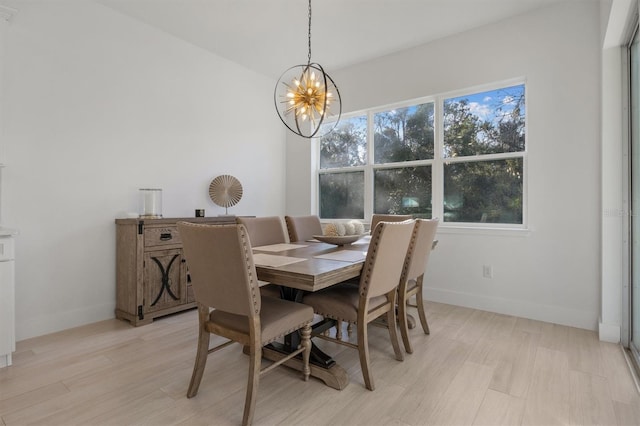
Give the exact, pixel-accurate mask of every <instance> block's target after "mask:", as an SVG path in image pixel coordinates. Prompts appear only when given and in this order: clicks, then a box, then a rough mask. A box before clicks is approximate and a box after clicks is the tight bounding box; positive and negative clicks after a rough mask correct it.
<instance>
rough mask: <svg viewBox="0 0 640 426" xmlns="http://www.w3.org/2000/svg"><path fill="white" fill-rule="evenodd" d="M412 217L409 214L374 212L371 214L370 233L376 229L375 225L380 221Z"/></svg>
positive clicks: (393, 220)
mask: <svg viewBox="0 0 640 426" xmlns="http://www.w3.org/2000/svg"><path fill="white" fill-rule="evenodd" d="M411 218H413V216H411V215H410V214H374V215H373V216H371V226H370V227H369V229H370V231H371V233H372V234H373V230H374V229H376V225H377V224H378V223H380V222H382V221H384V222H402V221H405V220H408V219H411Z"/></svg>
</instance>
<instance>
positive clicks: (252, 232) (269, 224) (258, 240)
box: [236, 216, 287, 248]
mask: <svg viewBox="0 0 640 426" xmlns="http://www.w3.org/2000/svg"><path fill="white" fill-rule="evenodd" d="M236 222H237V223H241V224H243V225H244V226H245V228H247V233H248V234H249V240H250V241H251V246H252V247H254V248H255V247H260V246H267V245H270V244H279V243H286V242H287V238H286V237H285V234H284V228H283V227H282V219H280V217H279V216H263V217H246V216H239V217H237V218H236Z"/></svg>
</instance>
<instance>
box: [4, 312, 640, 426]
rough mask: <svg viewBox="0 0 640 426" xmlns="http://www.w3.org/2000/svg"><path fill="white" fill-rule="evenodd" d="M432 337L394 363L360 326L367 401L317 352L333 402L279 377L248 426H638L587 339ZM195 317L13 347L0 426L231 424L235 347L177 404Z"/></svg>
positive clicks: (476, 332)
mask: <svg viewBox="0 0 640 426" xmlns="http://www.w3.org/2000/svg"><path fill="white" fill-rule="evenodd" d="M427 306H428V319H429V323H430V326H431V335H429V336H425V335H424V334H422V331H421V329H419V328H418V329H414V330H412V341H413V343H414V353H413V354H411V355H407V356H406V358H405V361H404V362H398V361H396V360H395V359H394V357H393V350H392V348H391V346H390V344H389V343H388V334H387V331H386V330H385V329H382V328H378V327H371V329H370V330H371V333H370V334H371V345H370V347H371V356H372V370H373V374H374V378H375V381H376V390H375V391H374V392H370V391H368V390H366V389H365V387H364V385H363V380H362V376H361V374H360V367H359V363H358V355H357V353H356V351H354V350H352V349H349V348H346V347H343V346H337V345H335V344H333V343H331V342H326V341H320V342H319V344H320V345H321V346H322V347H323V348H324V349H326V350H327V351H329V352H331V353H333V354H335V358H336V359H337V361H338V362H339V363H340V364H341V365H342V366H343V367H344V368H346V369H347V371H348V373H349V376H350V379H351V383H350V384H349V385H348V386H347V388H346V389H344V390H343V391H337V390H334V389H331V388H328V387H326V386H325V385H324V384H322V383H321V382H319V381H318V380H315V379H312V380H310V381H309V382H303V381H302V380H301V378H300V376H299V375H298V374H297V373H296V372H294V371H293V370H290V369H288V368H286V367H281V368H278V369H276V370H274V371H273V372H271V373H269V374H267V375H266V376H263V378H262V381H261V383H260V389H259V391H258V403H257V407H256V413H255V420H254V424H256V425H261V424H264V425H270V424H276V425H427V424H437V425H555V424H579V425H591V424H600V425H616V424H618V425H639V424H640V396H639V395H638V393H637V391H636V388H635V386H634V383H633V381H632V378H631V375H630V373H629V370H628V368H627V365H626V363H625V360H624V356H623V353H622V351H621V349H620V347H619V346H618V345H613V344H608V343H602V342H599V341H598V339H597V336H596V334H595V333H594V332H590V331H586V330H580V329H576V328H570V327H564V326H558V325H553V324H549V323H543V322H538V321H532V320H526V319H521V318H516V317H511V316H506V315H498V314H493V313H489V312H483V311H478V310H473V309H467V308H462V307H455V306H450V305H444V304H437V303H428V305H427ZM196 323H197V316H196V312H195V311H189V312H186V313H183V314H178V315H174V316H170V317H166V318H163V319H159V320H156V321H155V322H154V323H153V324H150V325H146V326H142V327H138V328H134V327H131V326H129V325H128V324H127V323H125V322H122V321H119V320H109V321H103V322H99V323H96V324H92V325H88V326H84V327H79V328H76V329H72V330H67V331H64V332H60V333H56V334H51V335H47V336H43V337H38V338H34V339H30V340H25V341H22V342H19V343H18V347H17V352H16V353H15V355H14V365H13V366H11V367H8V368H4V369H0V419H1V420H0V425H7V426H11V425H23V424H41V425H52V426H57V425H65V426H66V425H129V424H135V425H227V424H233V425H237V424H240V422H241V418H242V407H243V404H244V395H245V386H246V372H247V368H246V367H247V360H248V359H247V357H246V356H245V355H243V354H242V349H241V348H240V347H239V346H238V345H232V346H230V347H228V348H226V349H224V350H222V351H220V352H217V353H214V354H212V355H211V356H210V357H209V362H208V365H207V369H206V371H205V375H204V378H203V381H202V385H201V387H200V392H199V394H198V395H197V396H196V397H195V398H193V399H187V398H186V397H185V393H186V390H187V386H188V384H189V379H190V375H191V368H192V366H193V359H194V354H195V348H196Z"/></svg>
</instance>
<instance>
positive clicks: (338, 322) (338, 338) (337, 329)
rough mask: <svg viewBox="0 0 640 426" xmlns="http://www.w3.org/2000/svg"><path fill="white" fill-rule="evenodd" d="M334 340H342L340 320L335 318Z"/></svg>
mask: <svg viewBox="0 0 640 426" xmlns="http://www.w3.org/2000/svg"><path fill="white" fill-rule="evenodd" d="M336 340H342V321H340V320H336Z"/></svg>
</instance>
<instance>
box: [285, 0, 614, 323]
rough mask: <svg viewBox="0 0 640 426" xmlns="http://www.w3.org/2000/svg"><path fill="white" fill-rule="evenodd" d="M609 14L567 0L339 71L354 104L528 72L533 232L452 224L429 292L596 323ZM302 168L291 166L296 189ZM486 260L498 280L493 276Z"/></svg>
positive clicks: (433, 296) (431, 271)
mask: <svg viewBox="0 0 640 426" xmlns="http://www.w3.org/2000/svg"><path fill="white" fill-rule="evenodd" d="M599 13H600V9H599V4H598V3H596V2H571V3H568V4H562V5H559V6H554V7H551V8H545V9H541V10H538V11H536V12H532V13H529V14H527V15H523V16H519V17H516V18H512V19H509V20H506V21H503V22H500V23H497V24H493V25H489V26H486V27H483V28H480V29H477V30H473V31H470V32H467V33H463V34H459V35H456V36H452V37H448V38H445V39H441V40H438V41H436V42H433V43H430V44H426V45H423V46H420V47H417V48H414V49H410V50H407V51H405V52H401V53H398V54H394V55H390V56H386V57H383V58H379V59H376V60H372V61H370V62H367V63H363V64H360V65H357V66H353V67H349V68H347V69H343V70H337V71H333V72H332V73H331V74H332V77H333V78H334V80H335V81H336V83H337V84H338V86H339V87H340V93H341V95H342V100H343V110H344V111H346V112H349V111H357V110H362V109H366V108H371V107H376V106H382V105H385V104H389V103H393V102H397V101H402V100H407V99H413V98H418V97H421V96H427V95H433V94H439V93H444V92H447V91H451V90H456V89H464V88H467V87H473V86H477V85H481V84H485V83H492V82H499V81H503V80H507V79H512V78H517V77H524V78H526V84H527V115H528V116H527V118H528V122H527V124H528V128H527V150H528V206H529V207H528V212H527V213H528V217H529V232H524V233H520V234H513V233H490V232H486V231H485V232H471V231H467V232H454V231H448V230H446V229H444V227H442V228H441V229H440V231H439V233H438V239H439V240H440V243H439V245H438V248H437V250H436V251H435V252H434V253H433V256H432V257H431V261H430V265H429V268H428V273H427V280H426V282H427V287H426V290H425V297H426V298H427V299H430V300H435V301H441V302H447V303H453V304H457V305H464V306H471V307H475V308H480V309H486V310H490V311H495V312H501V313H505V314H513V315H519V316H523V317H526V318H532V319H538V320H543V321H549V322H554V323H559V324H566V325H571V326H577V327H582V328H587V329H596V326H597V322H598V316H599V313H600V217H601V213H600V212H601V210H600V191H599V188H600V51H601V50H600V47H601V44H600V36H599V26H600V15H599ZM299 153H300V154H306V153H304V152H299V151H294V150H292V149H288V155H289V157H293V156H294V155H296V154H299ZM288 161H294V160H293V159H292V158H290V159H289V160H288ZM297 162H298V164H311V161H310V160H309V158H308V157H307V158H305V157H302V156H301V157H300V158H298V159H297ZM299 173H300V174H301V177H300V179H305V175H306V173H308V171H301V172H299ZM298 178H299V176H298V175H292V174H288V175H287V180H288V182H289V186H288V188H289V187H292V188H293V187H294V184H292V182H296V181H297V180H298ZM307 194H308V192H307ZM287 195H288V198H287V209H291V208H293V204H296V203H298V205H300V206H306V205H309V204H310V200H309V196H308V195H307V196H305V193H304V192H303V191H302V190H300V191H299V192H297V193H291V194H289V193H288V194H287ZM290 195H291V197H290ZM294 200H295V201H294ZM483 264H489V265H492V266H493V271H494V278H493V279H486V278H483V277H482V265H483Z"/></svg>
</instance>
